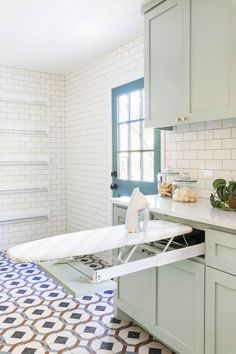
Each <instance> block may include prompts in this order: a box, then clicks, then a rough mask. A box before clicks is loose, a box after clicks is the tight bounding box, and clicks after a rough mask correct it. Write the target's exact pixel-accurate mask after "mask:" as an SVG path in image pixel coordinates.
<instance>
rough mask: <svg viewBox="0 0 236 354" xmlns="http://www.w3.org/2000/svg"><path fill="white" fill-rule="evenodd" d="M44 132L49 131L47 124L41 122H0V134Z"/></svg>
mask: <svg viewBox="0 0 236 354" xmlns="http://www.w3.org/2000/svg"><path fill="white" fill-rule="evenodd" d="M12 133H14V134H45V135H48V133H49V126H48V125H47V124H43V123H34V124H26V123H23V124H19V123H18V124H15V122H11V123H5V124H4V123H1V124H0V134H12Z"/></svg>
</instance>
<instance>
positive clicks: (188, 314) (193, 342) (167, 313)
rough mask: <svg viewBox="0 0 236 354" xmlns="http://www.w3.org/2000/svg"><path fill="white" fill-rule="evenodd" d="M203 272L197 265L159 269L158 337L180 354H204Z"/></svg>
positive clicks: (191, 262) (176, 265) (180, 263)
mask: <svg viewBox="0 0 236 354" xmlns="http://www.w3.org/2000/svg"><path fill="white" fill-rule="evenodd" d="M204 268H205V267H204V264H201V263H197V262H194V261H184V262H178V263H175V264H172V265H169V266H164V267H160V268H158V272H157V305H156V331H155V335H156V336H157V337H158V338H159V339H160V340H161V341H163V342H165V343H168V344H169V346H171V347H173V348H175V350H176V351H177V352H179V353H181V354H190V353H191V354H203V353H204ZM222 353H223V352H222ZM207 354H209V353H208V352H207Z"/></svg>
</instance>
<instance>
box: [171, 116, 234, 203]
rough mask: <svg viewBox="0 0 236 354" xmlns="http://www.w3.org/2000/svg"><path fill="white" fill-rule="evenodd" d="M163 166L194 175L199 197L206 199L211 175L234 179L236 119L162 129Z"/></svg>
mask: <svg viewBox="0 0 236 354" xmlns="http://www.w3.org/2000/svg"><path fill="white" fill-rule="evenodd" d="M165 166H171V167H174V168H177V169H178V170H179V171H180V172H188V173H190V174H191V176H193V177H194V178H197V179H198V186H197V187H198V194H199V196H200V197H202V198H209V195H210V193H211V192H212V182H213V180H214V179H215V178H226V179H236V118H233V119H226V120H216V121H210V122H200V123H196V124H184V125H180V126H177V127H174V128H173V130H172V131H166V132H165Z"/></svg>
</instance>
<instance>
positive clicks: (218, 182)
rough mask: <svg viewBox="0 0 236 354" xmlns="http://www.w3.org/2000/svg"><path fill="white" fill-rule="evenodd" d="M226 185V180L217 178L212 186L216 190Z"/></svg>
mask: <svg viewBox="0 0 236 354" xmlns="http://www.w3.org/2000/svg"><path fill="white" fill-rule="evenodd" d="M225 184H226V180H225V179H223V178H217V179H215V180H214V181H213V183H212V186H213V188H214V189H216V188H217V187H220V186H224V185H225Z"/></svg>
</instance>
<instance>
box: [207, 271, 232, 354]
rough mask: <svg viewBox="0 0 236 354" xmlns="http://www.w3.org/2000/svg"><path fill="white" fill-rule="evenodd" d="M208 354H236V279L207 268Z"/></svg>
mask: <svg viewBox="0 0 236 354" xmlns="http://www.w3.org/2000/svg"><path fill="white" fill-rule="evenodd" d="M205 325H206V339H205V343H206V350H205V353H206V354H235V353H236V340H235V331H236V277H235V276H232V275H230V274H227V273H225V272H222V271H219V270H216V269H213V268H210V267H206V317H205Z"/></svg>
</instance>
